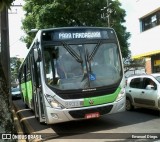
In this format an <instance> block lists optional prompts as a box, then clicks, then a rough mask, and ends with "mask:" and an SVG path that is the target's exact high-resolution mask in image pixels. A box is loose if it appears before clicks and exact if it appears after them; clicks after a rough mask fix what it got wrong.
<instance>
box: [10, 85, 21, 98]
mask: <svg viewBox="0 0 160 142" xmlns="http://www.w3.org/2000/svg"><path fill="white" fill-rule="evenodd" d="M11 94H12V99H20V98H21V91H20V89H19V87H17V88H11Z"/></svg>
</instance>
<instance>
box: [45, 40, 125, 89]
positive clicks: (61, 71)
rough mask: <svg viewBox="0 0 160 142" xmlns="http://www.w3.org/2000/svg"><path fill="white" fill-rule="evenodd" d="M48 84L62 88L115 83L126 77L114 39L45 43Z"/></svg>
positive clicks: (79, 87) (91, 86) (90, 86)
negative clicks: (78, 42)
mask: <svg viewBox="0 0 160 142" xmlns="http://www.w3.org/2000/svg"><path fill="white" fill-rule="evenodd" d="M43 49H44V68H45V76H46V82H47V84H49V85H51V86H53V87H56V88H58V89H61V90H69V89H85V88H93V87H102V86H108V85H113V84H115V83H117V82H118V81H119V79H120V78H121V77H122V72H121V71H122V70H121V63H120V58H119V52H118V47H117V45H116V44H114V43H100V42H98V43H96V44H74V45H73V44H71V45H67V44H65V43H63V45H59V46H54V45H46V46H44V48H43Z"/></svg>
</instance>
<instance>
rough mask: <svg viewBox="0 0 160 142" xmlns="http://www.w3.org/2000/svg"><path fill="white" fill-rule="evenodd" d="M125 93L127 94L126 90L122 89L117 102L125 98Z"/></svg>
mask: <svg viewBox="0 0 160 142" xmlns="http://www.w3.org/2000/svg"><path fill="white" fill-rule="evenodd" d="M125 93H126V92H125V88H122V89H121V91H120V92H119V94H118V97H117V99H116V101H119V100H121V99H122V98H123V97H124V96H125Z"/></svg>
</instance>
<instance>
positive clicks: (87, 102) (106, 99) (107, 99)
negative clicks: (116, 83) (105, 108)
mask: <svg viewBox="0 0 160 142" xmlns="http://www.w3.org/2000/svg"><path fill="white" fill-rule="evenodd" d="M120 91H121V88H120V87H119V88H118V89H117V90H116V91H115V92H114V93H112V94H107V95H104V96H98V97H91V98H85V99H84V106H93V105H100V104H106V103H111V102H114V101H115V100H116V98H117V96H118V94H119V93H120Z"/></svg>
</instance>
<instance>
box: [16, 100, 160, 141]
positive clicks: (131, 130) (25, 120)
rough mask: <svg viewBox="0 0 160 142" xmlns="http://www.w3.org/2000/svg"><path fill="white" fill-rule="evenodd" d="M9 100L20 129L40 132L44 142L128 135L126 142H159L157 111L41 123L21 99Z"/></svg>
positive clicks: (159, 121) (111, 137) (143, 110)
mask: <svg viewBox="0 0 160 142" xmlns="http://www.w3.org/2000/svg"><path fill="white" fill-rule="evenodd" d="M13 103H14V106H15V110H16V112H17V115H18V118H19V120H20V123H21V125H22V127H23V130H24V131H25V132H26V133H30V134H33V133H35V134H39V135H41V136H42V138H43V139H44V141H46V142H52V141H53V140H54V142H63V141H65V142H72V141H75V139H76V142H82V141H87V142H88V141H92V142H94V141H95V142H101V141H103V142H108V141H120V140H122V139H123V140H126V139H128V138H129V139H130V141H142V140H143V138H147V139H146V140H144V141H160V114H159V112H158V111H154V110H148V109H140V108H139V109H135V110H133V111H125V112H121V113H117V114H110V115H105V116H103V117H101V118H98V119H89V120H82V121H73V122H65V123H61V124H54V125H45V124H39V123H38V121H37V120H36V119H35V117H34V114H33V112H32V111H31V110H30V109H26V108H25V106H24V104H23V102H22V101H21V100H16V101H13ZM133 138H134V139H133ZM157 138H158V139H159V140H158V139H157ZM126 141H128V140H126Z"/></svg>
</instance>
